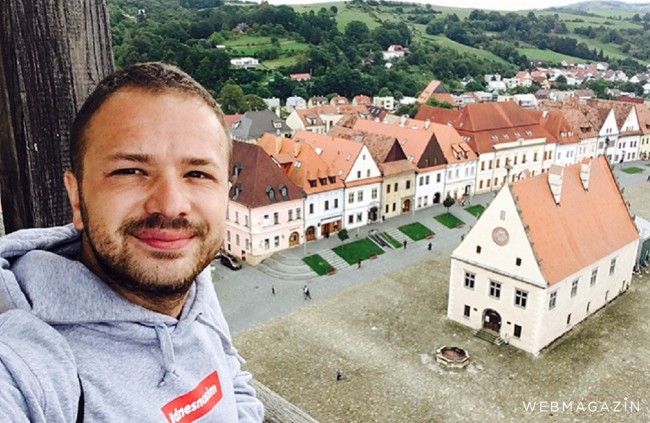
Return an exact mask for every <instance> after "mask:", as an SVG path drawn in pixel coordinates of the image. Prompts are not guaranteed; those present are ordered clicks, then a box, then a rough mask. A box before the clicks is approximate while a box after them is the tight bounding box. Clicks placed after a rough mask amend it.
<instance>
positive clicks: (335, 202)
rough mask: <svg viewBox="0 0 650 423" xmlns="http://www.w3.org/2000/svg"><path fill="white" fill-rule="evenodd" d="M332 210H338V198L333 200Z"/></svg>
mask: <svg viewBox="0 0 650 423" xmlns="http://www.w3.org/2000/svg"><path fill="white" fill-rule="evenodd" d="M334 208H335V209H338V208H339V199H338V198H335V199H334Z"/></svg>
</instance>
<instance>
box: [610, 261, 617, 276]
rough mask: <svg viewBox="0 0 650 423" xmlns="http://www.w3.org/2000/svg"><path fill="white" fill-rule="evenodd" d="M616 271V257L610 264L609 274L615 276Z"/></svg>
mask: <svg viewBox="0 0 650 423" xmlns="http://www.w3.org/2000/svg"><path fill="white" fill-rule="evenodd" d="M615 270H616V257H614V258H613V259H612V260H611V261H610V262H609V274H610V275H613V274H614V271H615Z"/></svg>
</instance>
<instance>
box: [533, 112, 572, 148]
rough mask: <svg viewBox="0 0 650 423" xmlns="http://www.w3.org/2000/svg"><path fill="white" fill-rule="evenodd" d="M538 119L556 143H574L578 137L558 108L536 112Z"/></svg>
mask: <svg viewBox="0 0 650 423" xmlns="http://www.w3.org/2000/svg"><path fill="white" fill-rule="evenodd" d="M538 115H539V121H540V123H541V124H542V126H543V127H544V129H546V131H547V132H548V133H549V135H550V136H551V137H552V138H553V140H554V141H555V142H557V143H558V144H562V145H565V144H575V143H577V142H578V141H579V140H580V138H579V137H578V135H577V133H576V132H575V131H574V130H573V127H572V125H571V124H570V123H569V121H568V120H567V119H566V117H565V116H564V115H563V114H562V113H561V112H560V111H558V110H548V111H546V113H544V112H538Z"/></svg>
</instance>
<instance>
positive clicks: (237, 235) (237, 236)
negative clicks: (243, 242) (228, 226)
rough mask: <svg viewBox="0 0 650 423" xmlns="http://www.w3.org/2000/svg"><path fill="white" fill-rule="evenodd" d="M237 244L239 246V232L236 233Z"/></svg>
mask: <svg viewBox="0 0 650 423" xmlns="http://www.w3.org/2000/svg"><path fill="white" fill-rule="evenodd" d="M235 245H236V246H238V247H239V234H235Z"/></svg>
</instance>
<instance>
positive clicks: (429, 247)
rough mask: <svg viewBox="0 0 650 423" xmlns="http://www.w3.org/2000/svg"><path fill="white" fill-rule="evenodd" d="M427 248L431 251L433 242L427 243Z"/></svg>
mask: <svg viewBox="0 0 650 423" xmlns="http://www.w3.org/2000/svg"><path fill="white" fill-rule="evenodd" d="M427 250H429V251H431V243H429V245H427Z"/></svg>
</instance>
